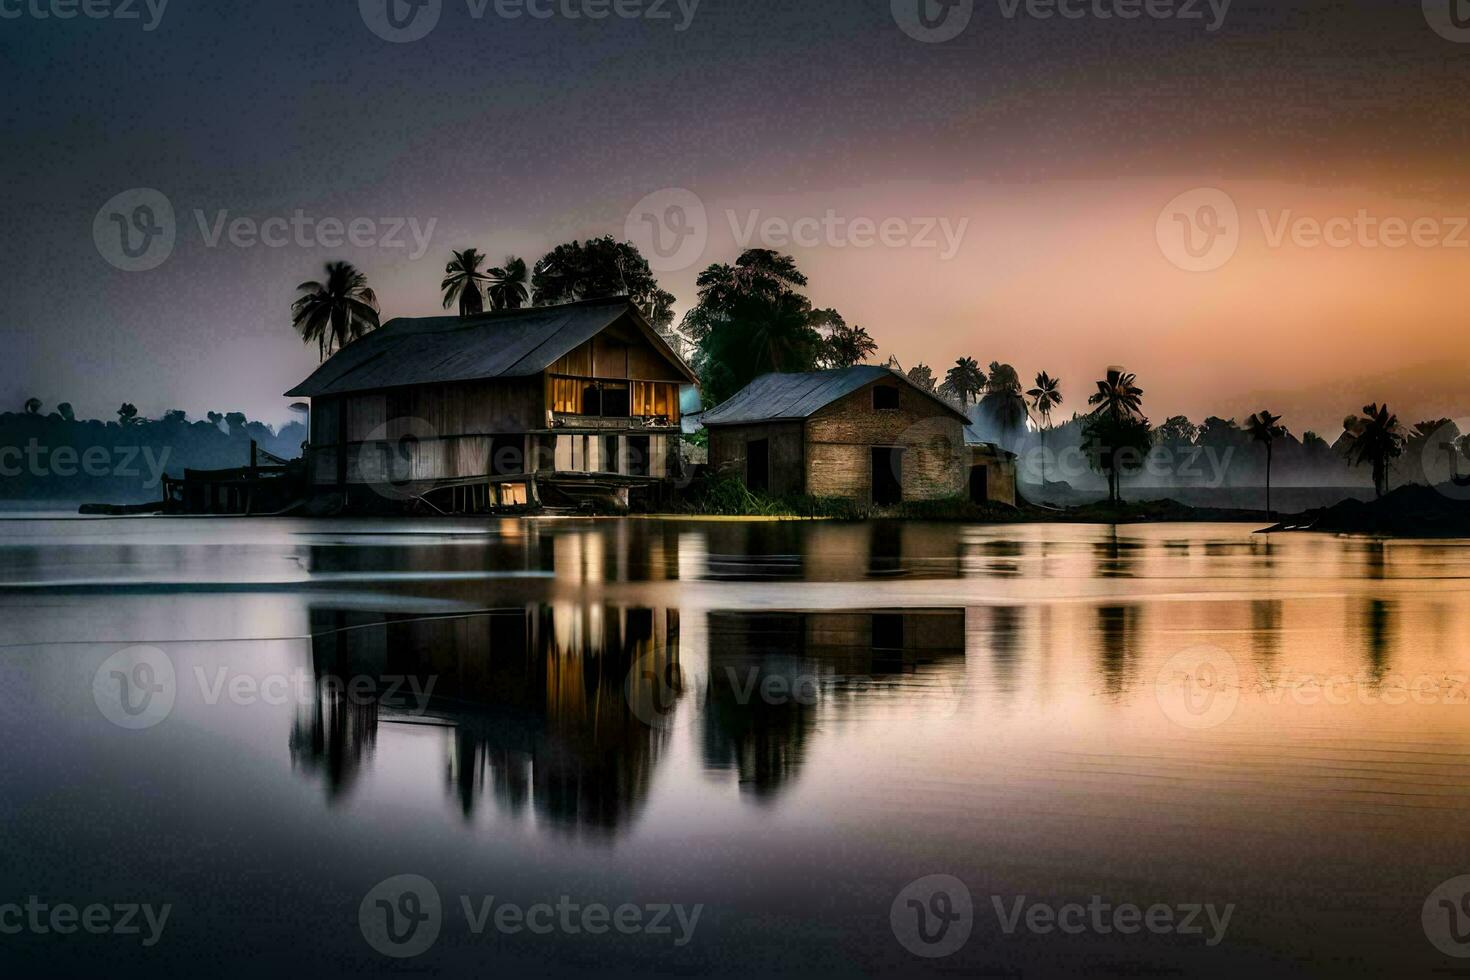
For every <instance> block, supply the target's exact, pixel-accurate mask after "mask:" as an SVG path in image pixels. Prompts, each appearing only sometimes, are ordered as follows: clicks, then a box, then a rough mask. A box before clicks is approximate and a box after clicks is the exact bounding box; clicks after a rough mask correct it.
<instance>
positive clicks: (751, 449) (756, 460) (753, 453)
mask: <svg viewBox="0 0 1470 980" xmlns="http://www.w3.org/2000/svg"><path fill="white" fill-rule="evenodd" d="M745 488H746V489H747V490H750V491H752V492H760V493H765V492H766V491H767V490H769V489H770V488H771V442H770V440H769V439H752V440H750V441H749V442H747V443H746V444H745Z"/></svg>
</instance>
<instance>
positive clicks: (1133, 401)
mask: <svg viewBox="0 0 1470 980" xmlns="http://www.w3.org/2000/svg"><path fill="white" fill-rule="evenodd" d="M1087 404H1089V405H1092V406H1094V409H1093V417H1092V419H1091V420H1089V421H1088V423H1087V425H1086V426H1085V427H1084V428H1083V441H1084V448H1085V449H1086V450H1087V452H1088V456H1089V458H1091V459H1093V460H1094V461H1095V465H1094V468H1095V469H1099V470H1100V472H1102V473H1103V474H1104V475H1105V476H1106V477H1107V479H1108V499H1109V500H1111V501H1114V502H1117V501H1120V500H1122V493H1121V487H1120V477H1121V475H1122V473H1121V471H1122V470H1124V469H1127V468H1128V465H1127V464H1128V462H1129V461H1130V460H1131V458H1132V456H1131V451H1132V450H1135V449H1139V443H1138V439H1139V438H1140V436H1142V437H1143V438H1144V440H1145V441H1144V443H1143V444H1142V448H1141V450H1140V452H1141V453H1147V452H1148V449H1149V445H1150V443H1151V438H1150V436H1149V428H1148V419H1145V418H1143V417H1142V409H1143V389H1142V388H1140V387H1138V384H1137V378H1136V377H1135V376H1134V375H1133V373H1132V372H1129V371H1124V370H1123V369H1122V368H1119V367H1110V368H1108V373H1107V375H1106V376H1105V377H1103V378H1102V379H1101V380H1099V381H1098V382H1097V391H1095V392H1093V393H1092V394H1091V395H1089V396H1088V398H1087ZM1139 423H1141V425H1140V424H1139ZM1139 462H1140V463H1141V462H1142V456H1141V455H1140V457H1139Z"/></svg>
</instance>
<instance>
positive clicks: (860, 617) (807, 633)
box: [701, 609, 965, 801]
mask: <svg viewBox="0 0 1470 980" xmlns="http://www.w3.org/2000/svg"><path fill="white" fill-rule="evenodd" d="M709 645H710V649H709V678H708V682H707V696H706V698H705V711H704V717H703V725H702V729H701V735H702V749H703V754H704V763H705V766H706V767H707V768H708V769H711V770H713V771H716V772H729V773H734V774H735V775H736V777H737V779H738V781H739V785H740V789H741V791H742V792H745V793H749V794H750V795H751V796H752V797H753V798H754V799H756V800H762V801H768V800H771V799H773V798H775V796H776V795H777V794H778V793H779V791H780V790H781V789H782V788H783V787H785V786H786V785H788V784H789V783H790V782H791V781H792V780H794V779H795V778H796V776H797V775H798V773H799V772H800V770H801V767H802V764H803V762H804V760H805V758H806V754H807V749H808V742H809V741H810V739H811V737H812V735H813V733H814V732H815V731H816V730H817V727H818V724H819V722H820V721H822V720H823V719H824V718H825V717H827V716H828V715H830V718H831V720H833V721H834V722H835V721H840V720H842V718H843V717H844V716H845V715H847V714H848V713H849V712H851V711H853V710H861V709H862V707H863V706H864V705H863V702H864V701H865V700H869V699H874V698H881V697H883V696H885V695H886V694H888V693H890V692H891V691H892V689H893V687H894V686H895V685H894V681H895V679H898V678H904V677H906V676H907V675H911V674H913V673H914V672H915V671H916V670H919V669H921V668H924V667H926V666H930V665H933V664H937V663H944V662H946V661H947V662H950V663H954V662H957V661H962V660H963V657H964V653H965V610H963V609H903V610H879V611H872V612H867V611H864V612H815V611H812V612H774V613H765V612H712V613H710V615H709Z"/></svg>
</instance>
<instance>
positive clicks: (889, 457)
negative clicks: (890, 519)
mask: <svg viewBox="0 0 1470 980" xmlns="http://www.w3.org/2000/svg"><path fill="white" fill-rule="evenodd" d="M902 473H903V450H902V449H895V448H892V447H889V446H875V447H873V506H875V507H891V506H893V505H894V504H896V503H899V502H901V501H902V500H903V480H902V478H901V474H902Z"/></svg>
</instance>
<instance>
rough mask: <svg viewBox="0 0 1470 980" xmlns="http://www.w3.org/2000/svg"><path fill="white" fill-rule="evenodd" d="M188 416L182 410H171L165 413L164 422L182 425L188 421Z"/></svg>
mask: <svg viewBox="0 0 1470 980" xmlns="http://www.w3.org/2000/svg"><path fill="white" fill-rule="evenodd" d="M188 418H189V417H188V415H187V414H185V412H184V410H183V409H182V408H171V409H169V410H168V411H166V412H164V413H163V421H164V422H168V423H174V424H177V423H181V422H186V421H188Z"/></svg>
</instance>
